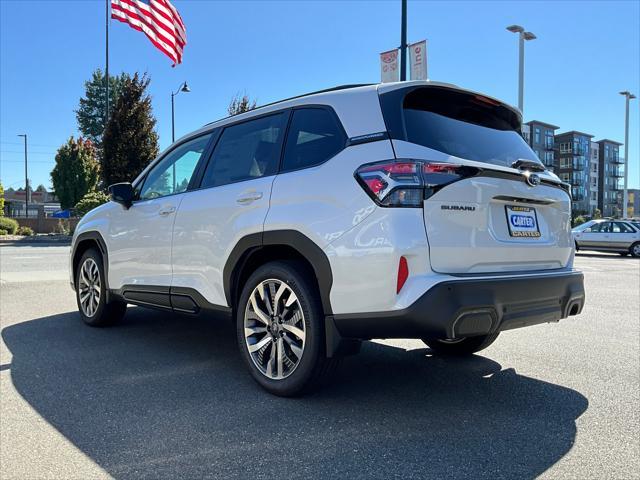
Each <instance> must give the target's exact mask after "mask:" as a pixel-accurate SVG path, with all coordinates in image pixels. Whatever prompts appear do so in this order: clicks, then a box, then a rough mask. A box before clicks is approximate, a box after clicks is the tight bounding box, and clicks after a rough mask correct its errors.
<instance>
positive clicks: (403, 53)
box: [400, 0, 407, 82]
mask: <svg viewBox="0 0 640 480" xmlns="http://www.w3.org/2000/svg"><path fill="white" fill-rule="evenodd" d="M406 79H407V0H402V26H401V27H400V81H401V82H404V81H405V80H406Z"/></svg>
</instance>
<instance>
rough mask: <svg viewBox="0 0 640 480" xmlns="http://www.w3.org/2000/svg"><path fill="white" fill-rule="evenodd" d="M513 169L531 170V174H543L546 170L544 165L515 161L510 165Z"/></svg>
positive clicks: (521, 160) (528, 161) (522, 160)
mask: <svg viewBox="0 0 640 480" xmlns="http://www.w3.org/2000/svg"><path fill="white" fill-rule="evenodd" d="M511 166H512V167H513V168H517V169H518V170H531V171H533V172H544V171H545V170H546V169H545V168H544V165H542V164H540V163H538V162H534V161H533V160H524V159H520V160H516V161H515V162H513V163H512V164H511Z"/></svg>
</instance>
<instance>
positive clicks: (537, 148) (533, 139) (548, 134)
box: [522, 120, 560, 171]
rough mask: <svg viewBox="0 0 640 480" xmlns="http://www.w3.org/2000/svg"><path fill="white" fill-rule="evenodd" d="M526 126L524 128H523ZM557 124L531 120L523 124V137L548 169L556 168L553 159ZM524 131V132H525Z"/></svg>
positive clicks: (553, 169)
mask: <svg viewBox="0 0 640 480" xmlns="http://www.w3.org/2000/svg"><path fill="white" fill-rule="evenodd" d="M525 126H526V128H525ZM558 128H560V127H558V126H557V125H552V124H550V123H545V122H540V121H538V120H531V121H530V122H527V123H525V124H524V125H523V128H522V131H523V137H524V139H525V140H526V141H527V143H528V144H529V145H530V146H531V149H532V150H533V151H534V152H535V153H536V155H537V156H538V158H539V159H540V161H541V162H542V163H544V166H545V167H547V169H548V170H551V171H555V170H556V169H557V165H556V161H555V153H554V148H555V139H554V137H555V131H556V130H557V129H558ZM525 132H526V133H525Z"/></svg>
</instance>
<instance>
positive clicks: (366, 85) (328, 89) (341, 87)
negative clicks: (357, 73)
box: [204, 83, 376, 127]
mask: <svg viewBox="0 0 640 480" xmlns="http://www.w3.org/2000/svg"><path fill="white" fill-rule="evenodd" d="M371 85H376V84H375V83H352V84H348V85H338V86H336V87H331V88H325V89H323V90H316V91H315V92H309V93H303V94H302V95H295V96H293V97H289V98H284V99H282V100H276V101H275V102H271V103H266V104H264V105H260V106H259V107H256V108H254V109H253V110H258V109H260V108H265V107H270V106H271V105H276V104H278V103H283V102H288V101H289V100H295V99H297V98H303V97H309V96H311V95H317V94H319V93H327V92H336V91H338V90H348V89H350V88H358V87H369V86H371ZM253 110H250V111H253ZM243 113H246V112H243ZM231 117H235V115H228V116H226V117H223V118H220V119H218V120H214V121H213V122H209V123H207V124H205V125H204V126H205V127H206V126H207V125H211V124H213V123H216V122H219V121H221V120H225V119H227V118H231Z"/></svg>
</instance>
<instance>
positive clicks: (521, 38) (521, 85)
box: [507, 25, 537, 112]
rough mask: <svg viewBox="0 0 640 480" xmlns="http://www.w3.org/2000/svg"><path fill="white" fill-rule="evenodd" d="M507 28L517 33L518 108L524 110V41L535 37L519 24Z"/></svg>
mask: <svg viewBox="0 0 640 480" xmlns="http://www.w3.org/2000/svg"><path fill="white" fill-rule="evenodd" d="M507 30H509V31H510V32H512V33H517V34H518V108H519V109H520V112H524V42H525V40H535V39H536V38H537V37H536V36H535V35H534V34H533V33H531V32H525V30H524V28H523V27H521V26H520V25H511V26H509V27H507Z"/></svg>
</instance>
